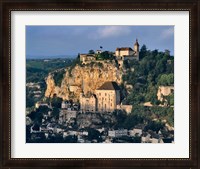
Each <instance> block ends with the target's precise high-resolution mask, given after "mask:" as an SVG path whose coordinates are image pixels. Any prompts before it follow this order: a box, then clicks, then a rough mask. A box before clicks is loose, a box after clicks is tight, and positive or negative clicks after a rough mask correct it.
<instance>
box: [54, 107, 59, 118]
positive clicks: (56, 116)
mask: <svg viewBox="0 0 200 169" xmlns="http://www.w3.org/2000/svg"><path fill="white" fill-rule="evenodd" d="M59 114H60V111H59V109H58V108H57V107H54V108H53V111H52V115H53V117H55V119H58V118H59Z"/></svg>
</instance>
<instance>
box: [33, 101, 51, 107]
mask: <svg viewBox="0 0 200 169" xmlns="http://www.w3.org/2000/svg"><path fill="white" fill-rule="evenodd" d="M40 106H47V107H49V105H48V103H45V102H41V101H39V102H36V103H35V108H39V107H40Z"/></svg>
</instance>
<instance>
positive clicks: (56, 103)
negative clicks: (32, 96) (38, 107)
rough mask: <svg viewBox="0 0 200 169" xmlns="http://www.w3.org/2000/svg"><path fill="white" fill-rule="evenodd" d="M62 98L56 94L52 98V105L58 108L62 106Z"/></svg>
mask: <svg viewBox="0 0 200 169" xmlns="http://www.w3.org/2000/svg"><path fill="white" fill-rule="evenodd" d="M61 104H62V98H59V97H56V96H54V97H53V98H52V100H51V105H52V106H53V107H56V108H61Z"/></svg>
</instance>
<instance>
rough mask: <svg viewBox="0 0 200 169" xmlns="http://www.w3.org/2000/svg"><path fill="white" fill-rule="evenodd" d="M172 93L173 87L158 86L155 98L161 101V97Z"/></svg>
mask: <svg viewBox="0 0 200 169" xmlns="http://www.w3.org/2000/svg"><path fill="white" fill-rule="evenodd" d="M173 91H174V86H159V88H158V92H157V98H158V100H160V101H162V100H163V96H168V95H170V94H171V93H173Z"/></svg>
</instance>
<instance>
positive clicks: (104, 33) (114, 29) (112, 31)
mask: <svg viewBox="0 0 200 169" xmlns="http://www.w3.org/2000/svg"><path fill="white" fill-rule="evenodd" d="M130 32H131V29H130V28H129V27H127V26H103V27H101V28H98V29H97V30H96V31H94V32H92V33H91V34H89V38H91V39H105V38H111V37H119V36H124V35H128V34H129V33H130Z"/></svg>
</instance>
